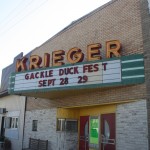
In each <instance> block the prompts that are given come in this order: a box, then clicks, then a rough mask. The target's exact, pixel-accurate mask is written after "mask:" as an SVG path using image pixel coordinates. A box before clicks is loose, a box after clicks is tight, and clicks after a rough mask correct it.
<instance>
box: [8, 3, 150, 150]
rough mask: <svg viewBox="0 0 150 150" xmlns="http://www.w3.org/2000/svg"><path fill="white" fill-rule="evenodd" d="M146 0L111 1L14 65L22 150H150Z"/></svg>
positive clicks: (148, 15) (149, 27) (149, 23)
mask: <svg viewBox="0 0 150 150" xmlns="http://www.w3.org/2000/svg"><path fill="white" fill-rule="evenodd" d="M148 6H149V5H148V1H147V0H112V1H110V2H108V3H107V4H105V5H103V6H101V7H99V8H97V9H96V10H94V11H92V12H90V13H89V14H87V15H85V16H83V17H81V18H79V19H78V20H76V21H74V22H72V23H71V24H70V25H68V26H67V27H66V28H64V29H63V30H61V31H60V32H59V33H57V34H56V35H55V36H53V37H52V38H50V39H49V40H48V41H46V42H45V43H43V44H42V45H41V46H39V47H37V48H35V49H34V50H33V51H31V52H30V53H29V54H28V55H25V56H21V57H19V58H17V60H16V61H15V71H14V72H12V73H11V75H10V77H9V87H8V93H9V94H10V95H19V96H25V97H26V104H25V110H26V111H25V121H24V135H23V147H24V148H27V147H28V142H29V138H30V137H33V138H37V139H43V140H48V141H49V150H77V149H79V150H133V149H137V150H138V149H139V150H148V149H149V141H150V133H149V131H150V118H149V113H150V102H149V98H150V94H149V86H150V83H149V82H150V81H149V74H150V70H149V68H150V67H149V64H150V63H149V61H150V13H149V7H148Z"/></svg>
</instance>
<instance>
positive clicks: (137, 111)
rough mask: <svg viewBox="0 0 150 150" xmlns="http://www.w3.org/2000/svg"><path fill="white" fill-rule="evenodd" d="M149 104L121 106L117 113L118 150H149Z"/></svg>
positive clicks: (136, 103)
mask: <svg viewBox="0 0 150 150" xmlns="http://www.w3.org/2000/svg"><path fill="white" fill-rule="evenodd" d="M146 107H147V102H146V100H140V101H137V102H133V103H128V104H121V105H118V106H117V111H116V140H117V141H116V149H117V150H148V126H147V109H146Z"/></svg>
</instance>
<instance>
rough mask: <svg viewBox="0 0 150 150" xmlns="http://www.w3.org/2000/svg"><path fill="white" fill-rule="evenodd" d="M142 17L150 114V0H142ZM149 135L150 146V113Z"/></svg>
mask: <svg viewBox="0 0 150 150" xmlns="http://www.w3.org/2000/svg"><path fill="white" fill-rule="evenodd" d="M140 2H141V18H142V34H143V48H144V57H145V80H146V91H147V97H146V98H147V110H148V114H150V92H149V91H150V1H149V0H148V1H147V0H141V1H140ZM148 133H149V134H148V137H149V147H150V115H148Z"/></svg>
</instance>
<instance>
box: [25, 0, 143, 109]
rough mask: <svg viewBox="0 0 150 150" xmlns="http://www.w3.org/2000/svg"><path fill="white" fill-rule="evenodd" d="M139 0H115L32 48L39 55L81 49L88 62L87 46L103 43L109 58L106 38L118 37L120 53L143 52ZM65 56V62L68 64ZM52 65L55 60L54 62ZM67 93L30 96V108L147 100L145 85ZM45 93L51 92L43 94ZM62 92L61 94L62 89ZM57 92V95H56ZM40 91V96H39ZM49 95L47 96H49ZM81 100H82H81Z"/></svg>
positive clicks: (103, 54) (107, 39) (28, 105)
mask: <svg viewBox="0 0 150 150" xmlns="http://www.w3.org/2000/svg"><path fill="white" fill-rule="evenodd" d="M140 4H141V3H140V0H132V1H131V0H114V1H110V2H109V3H107V4H106V5H104V6H102V7H100V8H98V9H97V10H95V11H93V12H92V13H90V14H87V15H86V16H84V17H82V18H80V19H78V20H76V21H74V22H73V23H72V24H71V25H69V26H68V27H66V28H65V29H64V30H62V31H61V32H59V33H58V34H56V35H55V36H54V37H52V38H51V39H49V40H48V41H46V42H45V43H44V44H43V45H41V46H40V47H38V48H36V49H35V50H34V51H32V53H31V55H40V56H41V57H43V55H44V53H50V54H51V58H52V51H55V50H65V52H66V53H67V51H68V50H69V49H71V48H73V47H78V48H80V49H81V50H82V51H83V52H84V54H85V58H84V61H87V56H86V54H87V45H89V44H93V43H101V45H102V48H101V49H100V50H101V55H102V58H106V50H105V49H106V41H109V40H114V39H117V40H119V41H120V42H121V44H122V50H121V55H122V56H124V55H130V54H139V53H144V50H143V34H142V23H141V5H140ZM64 58H65V63H68V62H67V60H66V57H64ZM51 65H52V62H51ZM66 93H67V94H66V95H62V96H60V98H57V99H56V98H54V99H51V98H50V100H48V101H46V100H43V99H42V100H39V99H33V98H29V99H28V100H29V101H28V104H27V110H32V109H41V108H48V107H72V106H77V107H78V106H90V105H99V104H106V103H114V102H115V103H116V102H121V101H122V102H124V101H128V100H136V99H137V98H138V99H145V98H146V85H145V84H139V85H133V86H124V87H113V88H99V89H87V90H85V89H84V90H76V91H75V90H68V92H66ZM44 94H45V95H46V94H47V95H48V94H49V93H46V92H45V93H44ZM59 94H61V93H60V92H59ZM56 95H57V94H56ZM38 96H39V95H38V93H37V97H38ZM47 97H48V96H47ZM81 99H82V101H81Z"/></svg>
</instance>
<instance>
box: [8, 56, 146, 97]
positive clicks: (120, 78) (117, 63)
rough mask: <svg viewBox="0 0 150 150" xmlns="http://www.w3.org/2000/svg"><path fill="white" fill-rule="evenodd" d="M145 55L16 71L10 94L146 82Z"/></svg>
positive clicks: (11, 82) (10, 85) (11, 80)
mask: <svg viewBox="0 0 150 150" xmlns="http://www.w3.org/2000/svg"><path fill="white" fill-rule="evenodd" d="M144 78H145V76H144V61H143V55H130V56H124V57H120V58H111V59H104V60H99V61H94V62H86V63H85V62H84V63H78V64H74V65H64V66H61V67H49V68H45V69H43V68H42V69H36V70H29V71H24V72H17V73H12V75H11V77H10V82H9V93H16V94H17V93H24V92H25V93H26V92H37V91H45V90H48V91H52V90H64V89H76V88H91V87H103V86H117V85H127V84H137V83H143V82H144Z"/></svg>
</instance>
